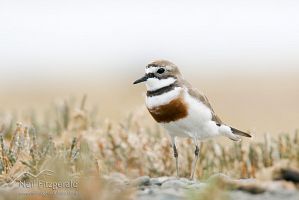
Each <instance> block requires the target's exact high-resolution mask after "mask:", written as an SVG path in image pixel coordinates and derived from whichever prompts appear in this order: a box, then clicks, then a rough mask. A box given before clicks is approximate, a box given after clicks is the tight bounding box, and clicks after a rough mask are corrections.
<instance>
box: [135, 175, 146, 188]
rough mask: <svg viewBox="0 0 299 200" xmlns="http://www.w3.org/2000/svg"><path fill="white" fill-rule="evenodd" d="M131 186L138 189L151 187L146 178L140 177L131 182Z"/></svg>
mask: <svg viewBox="0 0 299 200" xmlns="http://www.w3.org/2000/svg"><path fill="white" fill-rule="evenodd" d="M131 184H132V185H134V186H138V187H141V186H149V185H151V179H150V177H148V176H142V177H139V178H136V179H135V180H133V181H131Z"/></svg>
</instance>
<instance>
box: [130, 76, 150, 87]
mask: <svg viewBox="0 0 299 200" xmlns="http://www.w3.org/2000/svg"><path fill="white" fill-rule="evenodd" d="M147 79H148V77H147V75H144V77H142V78H140V79H138V80H136V81H135V82H134V83H133V84H134V85H135V84H138V83H142V82H145V81H146V80H147Z"/></svg>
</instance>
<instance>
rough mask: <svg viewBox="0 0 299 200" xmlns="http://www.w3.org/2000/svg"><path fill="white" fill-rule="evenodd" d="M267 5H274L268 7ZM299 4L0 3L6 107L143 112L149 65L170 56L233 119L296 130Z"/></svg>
mask: <svg viewBox="0 0 299 200" xmlns="http://www.w3.org/2000/svg"><path fill="white" fill-rule="evenodd" d="M270 2H271V3H270ZM298 10H299V2H298V1H295V0H284V1H275V0H272V1H266V0H264V1H260V0H259V1H258V0H252V1H237V0H235V1H230V0H227V1H220V0H212V1H191V0H189V1H175V0H161V1H146V0H136V1H134V0H126V1H103V0H98V1H91V0H85V1H83V0H72V1H67V0H51V1H38V0H27V1H21V0H9V1H6V0H0V72H1V77H0V94H1V95H0V109H1V110H2V111H11V110H16V111H19V110H26V109H30V108H35V109H36V108H39V109H40V110H43V109H44V108H45V107H47V106H48V105H49V104H50V103H51V102H53V101H55V99H57V98H67V97H69V96H73V97H77V98H81V97H82V96H83V95H84V94H86V95H87V96H88V103H89V104H91V105H96V106H97V107H98V109H99V114H100V115H101V116H102V117H103V118H110V119H113V120H120V119H122V118H124V117H125V116H126V115H128V114H129V113H130V112H134V111H135V110H138V109H140V108H144V96H143V94H144V92H145V88H144V86H141V85H140V86H133V85H132V83H133V81H134V80H136V79H137V78H139V77H140V76H142V75H143V73H144V67H145V66H146V65H147V64H148V63H149V62H151V61H152V60H155V59H161V58H163V59H168V60H170V61H172V62H174V63H176V64H177V65H178V66H180V69H181V71H182V73H183V74H184V76H185V78H186V79H188V80H189V81H190V82H191V83H192V84H193V85H194V86H196V87H197V88H198V89H200V90H201V91H202V92H204V93H205V94H206V95H207V96H208V97H209V100H210V101H211V103H212V105H213V107H214V109H215V111H216V112H217V113H218V114H219V116H220V117H221V118H222V119H223V120H224V121H226V122H227V123H230V124H232V125H233V126H235V127H238V128H240V129H244V130H251V131H254V132H256V133H257V134H259V133H265V132H270V133H273V134H275V133H281V132H286V131H294V130H295V129H296V128H298V127H299V106H298V101H299V77H298V75H299V56H298V55H299V34H298V33H299V12H298Z"/></svg>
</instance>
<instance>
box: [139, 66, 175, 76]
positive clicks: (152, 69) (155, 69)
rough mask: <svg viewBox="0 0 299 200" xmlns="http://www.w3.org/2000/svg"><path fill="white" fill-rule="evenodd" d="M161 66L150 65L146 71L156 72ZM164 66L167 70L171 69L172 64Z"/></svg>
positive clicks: (148, 72) (147, 72)
mask: <svg viewBox="0 0 299 200" xmlns="http://www.w3.org/2000/svg"><path fill="white" fill-rule="evenodd" d="M160 68H161V67H154V66H153V67H149V68H146V69H145V73H146V74H150V73H156V72H157V70H158V69H160ZM163 68H165V69H166V70H171V66H163Z"/></svg>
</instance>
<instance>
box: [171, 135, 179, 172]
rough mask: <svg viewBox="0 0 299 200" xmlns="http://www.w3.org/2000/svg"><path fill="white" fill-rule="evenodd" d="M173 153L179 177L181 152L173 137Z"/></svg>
mask: <svg viewBox="0 0 299 200" xmlns="http://www.w3.org/2000/svg"><path fill="white" fill-rule="evenodd" d="M172 147H173V155H174V158H175V168H176V176H177V177H179V161H178V160H179V154H178V150H177V148H176V145H175V138H172Z"/></svg>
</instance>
